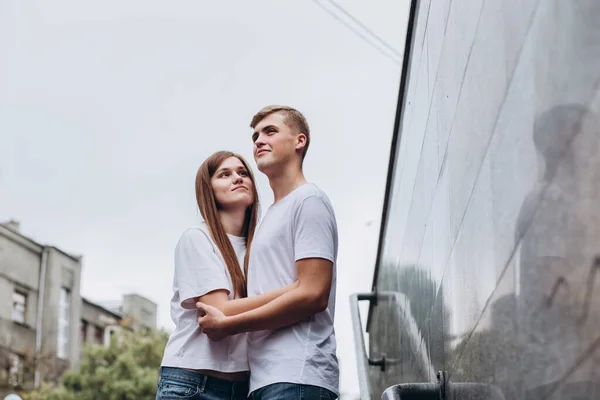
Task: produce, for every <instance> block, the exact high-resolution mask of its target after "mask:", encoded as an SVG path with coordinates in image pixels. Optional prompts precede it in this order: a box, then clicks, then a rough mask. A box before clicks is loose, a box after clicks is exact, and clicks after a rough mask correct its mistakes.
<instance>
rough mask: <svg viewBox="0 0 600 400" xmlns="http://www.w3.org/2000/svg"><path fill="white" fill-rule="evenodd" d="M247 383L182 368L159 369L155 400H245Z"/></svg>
mask: <svg viewBox="0 0 600 400" xmlns="http://www.w3.org/2000/svg"><path fill="white" fill-rule="evenodd" d="M247 396H248V382H232V381H227V380H224V379H219V378H214V377H212V376H207V375H203V374H200V373H198V372H194V371H189V370H187V369H183V368H171V367H161V368H160V379H159V382H158V393H156V400H178V399H179V400H246V398H247Z"/></svg>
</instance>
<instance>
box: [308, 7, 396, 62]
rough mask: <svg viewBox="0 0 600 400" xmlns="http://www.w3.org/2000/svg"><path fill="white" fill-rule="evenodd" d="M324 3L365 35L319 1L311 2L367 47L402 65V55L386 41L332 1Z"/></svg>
mask: <svg viewBox="0 0 600 400" xmlns="http://www.w3.org/2000/svg"><path fill="white" fill-rule="evenodd" d="M326 1H327V3H329V4H331V5H332V6H333V7H335V8H336V9H337V10H338V11H339V13H342V14H343V15H344V16H346V18H347V19H349V20H350V21H351V22H352V23H354V24H355V25H357V26H358V27H359V28H360V29H362V30H363V31H364V32H365V33H363V32H361V31H359V30H358V29H356V27H355V26H353V25H352V23H350V22H348V21H347V20H345V19H343V18H341V17H340V15H339V13H336V12H335V11H333V10H331V9H330V8H328V7H326V6H325V5H324V4H323V3H322V2H321V1H319V0H313V2H314V3H315V4H316V5H318V6H319V7H321V8H322V9H323V10H325V11H326V12H327V13H328V14H329V15H331V16H332V17H333V18H334V19H335V20H337V21H338V22H339V23H341V24H342V25H344V26H346V27H347V28H348V29H350V30H351V31H352V32H354V33H355V34H356V35H357V36H358V37H360V38H361V39H363V40H364V41H365V42H366V43H368V44H369V45H371V46H372V47H373V48H375V49H376V50H377V51H379V52H380V53H381V54H383V55H384V56H386V57H387V58H389V59H390V60H392V61H394V62H395V63H396V64H398V65H402V54H401V53H400V52H399V51H397V50H396V49H394V48H393V47H392V46H391V45H389V44H388V43H387V42H386V41H384V40H383V39H382V38H380V37H379V36H377V35H376V34H375V33H374V32H373V31H372V30H370V29H369V28H368V27H367V26H365V25H364V24H363V23H362V22H361V21H360V20H358V19H357V18H356V17H354V16H353V15H352V14H350V13H349V12H348V11H346V10H345V9H344V8H342V7H341V6H340V5H338V4H337V3H335V2H334V1H333V0H326Z"/></svg>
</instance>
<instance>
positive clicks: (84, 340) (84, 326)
mask: <svg viewBox="0 0 600 400" xmlns="http://www.w3.org/2000/svg"><path fill="white" fill-rule="evenodd" d="M79 329H80V330H81V344H82V345H83V344H85V343H87V330H88V323H87V321H85V320H83V319H82V320H81V324H80V325H79Z"/></svg>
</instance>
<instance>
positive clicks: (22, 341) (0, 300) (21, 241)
mask: <svg viewBox="0 0 600 400" xmlns="http://www.w3.org/2000/svg"><path fill="white" fill-rule="evenodd" d="M41 254H42V246H39V245H37V244H35V243H33V242H31V241H30V240H27V239H25V238H23V237H22V236H21V235H19V234H18V233H16V232H14V231H13V230H11V229H8V228H7V227H4V226H2V225H0V348H2V349H4V351H9V350H10V351H13V352H16V353H17V354H21V355H25V354H29V353H31V352H32V351H33V349H34V348H35V323H36V317H37V302H38V284H39V267H40V261H41ZM15 290H18V291H19V292H21V293H23V294H25V295H26V303H25V306H26V308H25V322H24V323H15V322H14V321H13V320H12V307H13V300H12V296H13V293H14V291H15ZM13 327H14V329H13Z"/></svg>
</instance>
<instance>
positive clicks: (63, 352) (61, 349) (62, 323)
mask: <svg viewBox="0 0 600 400" xmlns="http://www.w3.org/2000/svg"><path fill="white" fill-rule="evenodd" d="M70 305H71V292H70V291H69V289H66V288H61V289H60V298H59V301H58V335H57V336H58V346H57V349H56V355H57V357H58V358H62V359H67V358H68V355H69V329H70V313H71V307H70Z"/></svg>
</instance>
